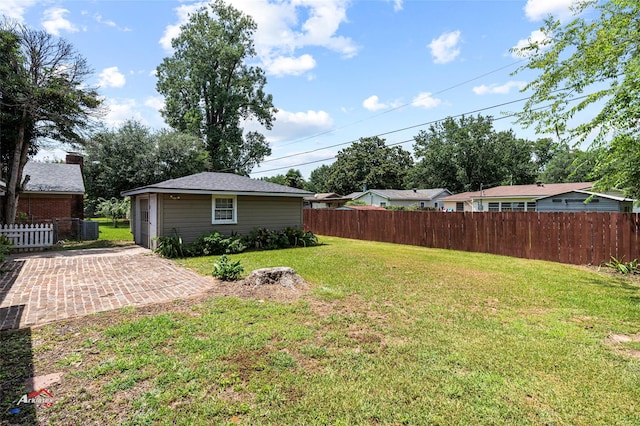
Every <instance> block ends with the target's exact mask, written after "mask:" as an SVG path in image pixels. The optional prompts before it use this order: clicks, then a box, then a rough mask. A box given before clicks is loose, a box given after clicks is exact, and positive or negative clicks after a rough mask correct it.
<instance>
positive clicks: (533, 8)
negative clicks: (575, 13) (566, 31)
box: [524, 0, 575, 21]
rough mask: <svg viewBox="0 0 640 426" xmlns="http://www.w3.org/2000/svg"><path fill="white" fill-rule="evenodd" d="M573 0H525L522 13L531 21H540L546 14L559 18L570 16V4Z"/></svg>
mask: <svg viewBox="0 0 640 426" xmlns="http://www.w3.org/2000/svg"><path fill="white" fill-rule="evenodd" d="M574 2H575V1H574V0H527V4H526V5H525V6H524V13H525V14H526V15H527V18H529V20H531V21H540V20H542V19H545V18H546V17H547V16H548V15H554V16H555V17H556V18H559V19H566V18H568V17H570V16H571V14H572V13H571V6H572V5H573V4H574Z"/></svg>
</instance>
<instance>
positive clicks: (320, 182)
mask: <svg viewBox="0 0 640 426" xmlns="http://www.w3.org/2000/svg"><path fill="white" fill-rule="evenodd" d="M330 171H331V167H330V166H327V165H326V164H323V165H321V166H320V167H318V168H317V169H314V170H313V171H312V172H311V174H310V175H309V180H308V181H306V182H305V185H304V189H306V190H307V191H311V192H315V193H319V192H331V188H329V185H328V183H327V181H328V179H329V172H330Z"/></svg>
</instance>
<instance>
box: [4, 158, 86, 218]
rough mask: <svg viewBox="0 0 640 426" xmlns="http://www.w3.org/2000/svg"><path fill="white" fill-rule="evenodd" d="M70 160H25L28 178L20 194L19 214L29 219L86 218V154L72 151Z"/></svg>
mask: <svg viewBox="0 0 640 426" xmlns="http://www.w3.org/2000/svg"><path fill="white" fill-rule="evenodd" d="M66 161H67V162H66V163H37V162H27V164H25V166H24V169H23V172H22V178H23V181H25V182H26V184H24V187H23V189H22V191H21V192H20V197H19V198H18V210H17V211H18V218H19V219H23V220H26V221H29V222H42V221H55V220H59V219H71V218H73V219H84V179H83V177H82V166H83V159H82V156H80V155H78V154H75V153H69V154H67V158H66Z"/></svg>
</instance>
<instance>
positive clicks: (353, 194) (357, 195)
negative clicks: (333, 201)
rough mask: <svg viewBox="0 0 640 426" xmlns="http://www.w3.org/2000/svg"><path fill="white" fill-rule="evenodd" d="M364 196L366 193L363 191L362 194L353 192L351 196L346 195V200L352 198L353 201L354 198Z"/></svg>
mask: <svg viewBox="0 0 640 426" xmlns="http://www.w3.org/2000/svg"><path fill="white" fill-rule="evenodd" d="M362 194H364V192H362V191H360V192H352V193H351V194H347V195H345V196H344V198H350V199H352V200H353V199H354V198H358V197H359V196H361V195H362Z"/></svg>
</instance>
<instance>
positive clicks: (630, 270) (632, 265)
mask: <svg viewBox="0 0 640 426" xmlns="http://www.w3.org/2000/svg"><path fill="white" fill-rule="evenodd" d="M602 264H603V265H604V266H606V267H608V268H611V269H613V270H614V271H616V272H619V273H621V274H623V275H626V274H640V267H639V266H638V259H633V260H632V261H630V262H625V261H624V256H623V257H622V259H616V258H615V257H613V256H611V261H610V262H603V263H602Z"/></svg>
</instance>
